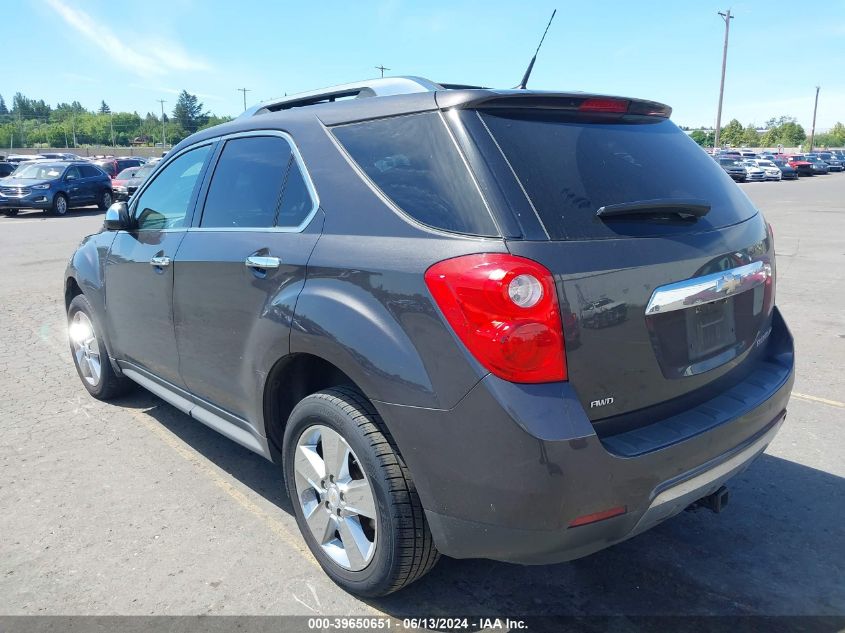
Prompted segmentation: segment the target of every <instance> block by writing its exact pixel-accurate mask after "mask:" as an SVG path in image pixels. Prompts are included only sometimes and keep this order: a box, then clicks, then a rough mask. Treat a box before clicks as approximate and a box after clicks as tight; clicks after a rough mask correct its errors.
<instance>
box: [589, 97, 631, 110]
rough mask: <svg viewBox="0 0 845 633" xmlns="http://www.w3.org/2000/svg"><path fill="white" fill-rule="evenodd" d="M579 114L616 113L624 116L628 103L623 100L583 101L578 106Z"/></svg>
mask: <svg viewBox="0 0 845 633" xmlns="http://www.w3.org/2000/svg"><path fill="white" fill-rule="evenodd" d="M578 110H579V111H581V112H616V113H621V114H624V113H625V112H627V111H628V102H627V101H626V100H625V99H604V98H593V99H584V101H582V102H581V105H579V106H578Z"/></svg>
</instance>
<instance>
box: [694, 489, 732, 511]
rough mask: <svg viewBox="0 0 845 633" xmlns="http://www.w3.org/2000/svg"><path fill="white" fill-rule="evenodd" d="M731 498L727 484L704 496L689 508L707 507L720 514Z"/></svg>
mask: <svg viewBox="0 0 845 633" xmlns="http://www.w3.org/2000/svg"><path fill="white" fill-rule="evenodd" d="M729 499H730V493H729V492H728V488H727V486H722V487H721V488H719V489H718V490H717V491H716V492H714V493H712V494H709V495H707V496H706V497H702V498H701V499H699V500H698V501H696V502H695V503H693V504H692V505H691V506H690V507H689V508H688V509H689V510H692V509H694V508H707V509H708V510H710V511H712V512H715V513H716V514H718V513H719V512H721V511H722V510H724V509H725V507H726V506H727V505H728V500H729Z"/></svg>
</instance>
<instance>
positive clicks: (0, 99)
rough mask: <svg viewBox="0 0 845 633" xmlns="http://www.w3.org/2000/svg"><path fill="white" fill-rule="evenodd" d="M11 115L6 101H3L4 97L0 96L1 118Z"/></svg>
mask: <svg viewBox="0 0 845 633" xmlns="http://www.w3.org/2000/svg"><path fill="white" fill-rule="evenodd" d="M6 114H9V108H7V107H6V101H5V100H4V99H3V95H0V116H2V115H6Z"/></svg>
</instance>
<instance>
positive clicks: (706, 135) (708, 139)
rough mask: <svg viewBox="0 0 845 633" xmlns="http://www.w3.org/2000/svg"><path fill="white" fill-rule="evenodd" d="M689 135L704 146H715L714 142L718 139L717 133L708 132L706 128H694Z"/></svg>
mask: <svg viewBox="0 0 845 633" xmlns="http://www.w3.org/2000/svg"><path fill="white" fill-rule="evenodd" d="M689 136H690V138H691V139H692V140H694V141H695V142H696V143H698V144H699V145H701V146H702V147H713V143H714V142H715V140H716V134H715V133H714V132H706V131H704V130H693V131H692V132H691V133H690V135H689Z"/></svg>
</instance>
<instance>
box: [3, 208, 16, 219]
mask: <svg viewBox="0 0 845 633" xmlns="http://www.w3.org/2000/svg"><path fill="white" fill-rule="evenodd" d="M18 211H19V209H4V210H3V215H6V216H9V217H10V218H13V217H15V216H16V215H17V214H18Z"/></svg>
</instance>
